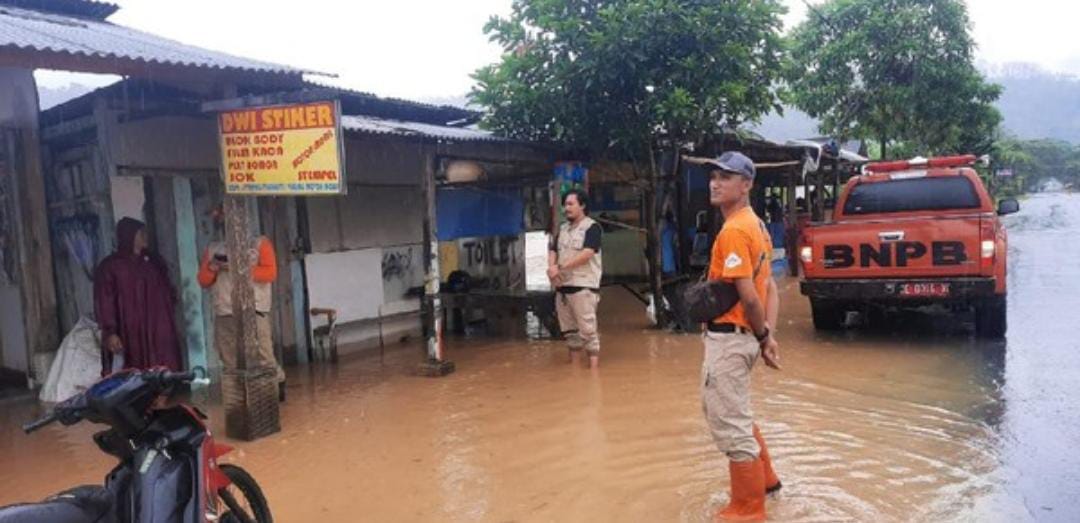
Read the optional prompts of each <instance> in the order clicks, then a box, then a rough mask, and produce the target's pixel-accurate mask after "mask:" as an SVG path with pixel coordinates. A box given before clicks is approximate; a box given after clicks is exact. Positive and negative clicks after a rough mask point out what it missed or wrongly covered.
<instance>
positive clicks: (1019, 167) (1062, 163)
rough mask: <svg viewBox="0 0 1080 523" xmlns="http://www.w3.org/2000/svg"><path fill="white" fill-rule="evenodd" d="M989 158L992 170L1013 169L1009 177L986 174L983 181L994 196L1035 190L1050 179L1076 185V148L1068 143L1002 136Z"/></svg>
mask: <svg viewBox="0 0 1080 523" xmlns="http://www.w3.org/2000/svg"><path fill="white" fill-rule="evenodd" d="M991 158H992V161H993V164H992V165H993V168H994V170H998V169H1011V170H1012V171H1013V176H1011V177H1006V178H996V177H992V173H986V175H985V176H984V180H985V181H986V182H987V185H988V186H989V187H991V189H992V191H993V192H994V195H995V196H998V197H1006V196H1018V195H1020V194H1023V193H1026V192H1031V191H1037V190H1039V189H1040V188H1041V187H1042V185H1043V183H1045V182H1047V181H1049V180H1051V179H1056V180H1058V181H1059V182H1061V183H1063V184H1065V185H1071V186H1072V187H1074V188H1080V147H1078V146H1075V145H1072V144H1070V143H1068V142H1065V141H1062V140H1052V139H1041V140H1018V139H1016V138H1012V137H1002V138H1000V139H998V140H997V141H996V142H994V147H993V152H992V153H991Z"/></svg>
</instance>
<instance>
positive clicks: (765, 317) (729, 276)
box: [701, 152, 781, 521]
mask: <svg viewBox="0 0 1080 523" xmlns="http://www.w3.org/2000/svg"><path fill="white" fill-rule="evenodd" d="M706 167H707V168H709V169H711V171H710V180H709V202H710V204H712V205H713V206H714V207H718V208H719V209H720V211H721V212H722V213H723V214H724V226H723V228H722V229H721V230H720V232H719V234H717V236H716V240H715V242H714V243H713V247H712V255H711V260H710V262H709V273H708V278H709V279H710V280H724V281H728V282H731V283H733V284H734V285H735V289H736V290H737V291H738V294H739V301H738V303H736V304H735V306H733V307H732V308H731V309H730V310H728V311H727V312H725V313H723V314H721V315H720V316H719V317H717V318H714V319H713V320H712V321H711V322H709V323H708V324H706V325H705V327H706V328H705V334H704V337H703V339H704V343H705V358H704V361H703V363H702V378H703V379H702V384H701V401H702V407H703V410H704V412H705V419H706V421H707V422H708V424H709V430H710V432H712V436H713V439H714V440H715V441H716V445H717V447H718V448H719V449H720V451H721V452H724V453H725V454H727V456H728V459H729V460H730V461H729V470H730V473H731V500H730V501H729V502H728V504H727V506H726V507H724V508H723V509H721V510H720V511H719V513H718V514H717V519H719V520H726V521H759V520H764V519H765V496H766V495H767V494H769V493H772V492H775V491H777V490H780V487H781V484H780V479H779V478H778V477H777V476H776V472H775V471H774V470H773V467H772V460H771V459H770V456H769V451H768V448H767V447H766V446H765V439H764V438H763V437H762V435H761V431H760V430H759V429H758V426H757V424H756V423H754V415H753V412H752V411H751V409H750V374H751V371H752V370H753V367H754V364H755V363H756V362H757V360H758V357H759V356H760V357H761V358H762V359H763V360H764V362H765V364H766V365H767V366H769V367H772V368H774V369H779V368H780V365H779V362H780V352H779V346H778V345H777V343H776V340H775V339H774V338H773V333H772V327H773V326H775V325H776V318H777V315H778V314H779V309H780V301H779V297H778V295H777V289H776V282H775V281H774V280H773V278H772V274H771V271H770V262H771V257H772V241H771V240H770V239H769V233H768V230H767V229H766V227H765V224H764V223H763V222H762V221H761V219H760V218H758V217H757V215H756V214H754V210H753V209H752V208H751V207H750V189H751V188H752V187H753V184H754V176H755V174H756V169H755V168H754V162H753V161H751V160H750V158H747V157H746V156H744V155H743V154H741V153H738V152H726V153H724V154H722V155H720V157H719V158H716V159H715V160H710V161H708V162H707V163H706Z"/></svg>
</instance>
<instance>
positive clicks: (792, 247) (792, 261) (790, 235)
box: [784, 165, 809, 276]
mask: <svg viewBox="0 0 1080 523" xmlns="http://www.w3.org/2000/svg"><path fill="white" fill-rule="evenodd" d="M801 173H802V166H801V165H799V166H795V167H792V168H791V171H790V172H789V173H788V184H787V193H788V197H787V200H788V201H787V207H788V219H787V223H788V227H787V230H786V231H784V239H785V240H786V241H785V242H784V243H785V245H784V251H785V253H786V254H787V259H788V273H789V274H790V275H791V276H798V275H799V253H797V252H795V251H797V250H798V249H799V232H800V231H799V209H798V206H797V205H796V203H795V189H796V188H797V187H798V178H799V175H800V174H801ZM804 187H805V185H804ZM807 196H809V195H807ZM807 205H809V202H807Z"/></svg>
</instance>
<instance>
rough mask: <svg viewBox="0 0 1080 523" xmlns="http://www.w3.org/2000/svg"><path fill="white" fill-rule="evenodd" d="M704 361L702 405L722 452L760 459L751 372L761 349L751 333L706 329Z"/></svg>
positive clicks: (736, 458)
mask: <svg viewBox="0 0 1080 523" xmlns="http://www.w3.org/2000/svg"><path fill="white" fill-rule="evenodd" d="M703 339H704V340H705V361H704V362H702V365H701V406H702V409H703V410H704V411H705V420H706V421H707V422H708V424H709V431H710V432H711V433H712V437H713V440H714V441H715V442H716V446H717V448H719V449H720V452H723V453H725V454H727V456H728V458H730V459H731V460H732V461H751V460H754V459H757V457H758V453H759V452H761V449H760V448H759V447H758V444H757V440H755V439H754V414H753V412H752V411H751V410H750V372H751V371H752V370H753V368H754V363H755V362H756V361H757V358H758V354H759V353H760V352H761V349H760V348H759V345H758V342H757V340H756V339H754V337H753V336H751V335H749V334H739V333H731V334H728V333H719V332H708V331H706V332H705V334H704V335H703Z"/></svg>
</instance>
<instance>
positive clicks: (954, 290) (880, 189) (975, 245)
mask: <svg viewBox="0 0 1080 523" xmlns="http://www.w3.org/2000/svg"><path fill="white" fill-rule="evenodd" d="M975 161H976V158H975V157H974V156H971V155H967V156H953V157H942V158H930V159H923V158H917V159H913V160H905V161H896V162H879V163H871V164H868V165H867V166H866V167H865V168H864V174H862V175H860V176H856V177H854V178H852V179H851V180H849V181H848V183H847V184H846V185H845V186H844V189H843V191H842V192H841V194H840V197H839V198H838V199H837V202H836V208H835V209H834V211H833V218H832V221H831V222H828V223H824V224H816V225H811V226H809V227H807V228H806V229H805V230H804V232H803V234H802V236H801V238H800V242H799V261H800V265H801V269H802V274H803V278H802V280H801V282H800V290H801V291H802V293H803V294H804V295H806V296H807V297H809V298H810V305H811V309H812V315H813V320H814V326H815V327H816V328H817V329H819V330H832V329H837V328H839V327H841V326H842V325H843V322H844V318H845V316H846V312H847V311H849V310H866V309H867V308H869V307H875V308H879V309H887V308H890V307H918V306H924V305H930V304H935V303H941V304H945V305H948V306H950V307H951V308H955V309H963V308H972V309H974V311H975V330H976V334H977V335H979V336H980V337H986V338H1001V337H1003V336H1004V335H1005V331H1006V329H1007V325H1006V299H1005V296H1006V291H1007V282H1006V262H1007V259H1006V255H1007V252H1008V251H1007V241H1008V238H1007V234H1006V231H1005V228H1004V226H1003V225H1002V223H1001V220H1000V216H1002V215H1005V214H1011V213H1014V212H1017V211H1018V210H1019V204H1018V202H1017V201H1016V200H1014V199H1006V200H1002V201H1001V202H1000V203H999V204H998V205H996V206H995V203H994V201H993V199H992V198H991V196H990V194H989V193H988V192H987V190H986V187H985V186H984V185H983V183H982V180H981V179H980V178H979V176H978V174H977V173H976V172H975V170H974V169H973V168H972V166H973V165H974V163H975Z"/></svg>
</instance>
